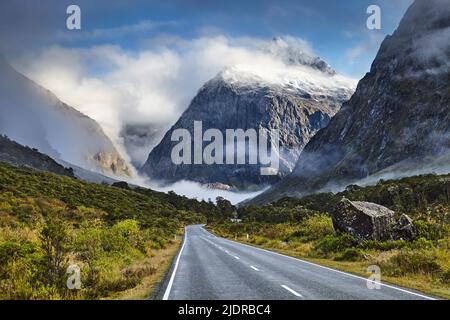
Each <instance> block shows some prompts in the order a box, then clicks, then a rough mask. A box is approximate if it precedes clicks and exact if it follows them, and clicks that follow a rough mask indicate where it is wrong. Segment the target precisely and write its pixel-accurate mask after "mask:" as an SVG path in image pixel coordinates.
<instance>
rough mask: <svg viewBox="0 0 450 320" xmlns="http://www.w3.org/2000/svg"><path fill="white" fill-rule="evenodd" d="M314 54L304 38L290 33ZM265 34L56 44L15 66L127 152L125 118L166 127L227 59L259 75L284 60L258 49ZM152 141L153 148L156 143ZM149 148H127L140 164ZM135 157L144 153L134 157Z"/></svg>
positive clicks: (294, 41)
mask: <svg viewBox="0 0 450 320" xmlns="http://www.w3.org/2000/svg"><path fill="white" fill-rule="evenodd" d="M287 39H288V40H289V41H290V42H291V44H295V45H296V46H297V49H298V50H303V51H304V52H305V53H307V54H312V52H313V50H312V48H311V46H309V45H308V43H307V42H306V41H304V40H302V39H297V38H287ZM265 43H267V41H266V40H265V39H258V38H247V37H243V38H231V37H227V36H224V35H216V36H204V37H199V38H195V39H183V38H179V37H176V36H171V35H161V36H158V37H156V38H152V39H148V40H147V41H146V42H145V45H144V47H142V48H140V49H138V50H128V49H124V48H121V47H119V46H113V45H99V46H93V47H89V48H66V47H61V46H51V47H47V48H45V49H43V50H41V51H40V52H39V53H38V54H28V55H27V56H23V57H21V59H19V60H17V61H15V62H14V63H15V65H16V66H17V68H18V69H19V70H20V71H22V72H23V73H25V74H26V75H27V76H29V77H30V78H31V79H33V80H35V81H36V82H38V83H39V84H41V85H43V86H44V87H45V88H47V89H49V90H51V91H52V92H54V93H55V94H56V95H57V96H58V97H59V98H60V99H61V100H63V101H64V102H66V103H67V104H69V105H71V106H73V107H75V108H76V109H78V110H79V111H81V112H83V113H85V114H87V115H88V116H90V117H92V118H93V119H95V120H96V121H97V122H99V123H100V125H101V126H102V127H103V129H104V130H105V132H106V133H107V135H108V136H109V137H110V138H111V139H112V140H113V141H114V143H115V144H116V145H117V146H119V149H121V150H122V151H123V152H125V151H124V148H123V147H122V148H120V147H121V146H123V140H122V138H121V134H120V133H121V130H122V129H123V128H124V127H125V126H126V125H131V126H133V125H136V126H139V127H140V128H142V126H148V127H156V128H159V130H160V132H159V134H158V132H157V133H153V134H154V135H155V136H156V138H155V141H154V142H153V143H154V144H156V143H158V142H159V141H158V139H160V138H161V137H162V134H163V133H164V132H165V131H166V130H167V129H168V128H169V127H170V126H171V125H172V124H173V123H174V122H175V121H176V119H177V118H178V117H179V116H180V115H181V113H182V112H183V111H184V110H185V109H186V108H187V107H188V105H189V103H190V100H191V99H192V98H193V97H194V96H195V94H196V92H197V90H198V89H199V88H200V87H201V86H202V85H203V84H204V83H205V82H206V81H207V80H209V79H211V78H212V77H214V76H215V75H216V74H217V73H218V72H219V71H221V70H222V69H223V68H224V67H226V66H235V65H238V66H241V67H242V68H244V69H246V70H251V71H252V72H255V73H257V74H258V75H262V76H263V77H264V75H267V74H270V72H268V71H267V70H270V69H271V68H279V67H280V66H283V65H284V63H285V62H284V61H283V59H284V57H283V56H280V55H274V54H271V53H269V52H265V51H263V50H261V48H262V47H263V46H264V44H265ZM154 144H153V145H149V146H147V147H148V148H149V149H148V150H147V152H146V154H148V153H149V152H150V149H151V148H152V147H153V146H154ZM144 154H145V153H142V152H139V153H136V154H132V155H130V156H131V158H132V159H133V158H134V159H133V160H134V162H135V163H143V162H144V161H145V160H146V159H145V158H144V157H143V155H144ZM135 157H139V158H138V159H136V158H135Z"/></svg>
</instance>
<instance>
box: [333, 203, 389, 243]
mask: <svg viewBox="0 0 450 320" xmlns="http://www.w3.org/2000/svg"><path fill="white" fill-rule="evenodd" d="M331 217H332V220H333V226H334V228H335V230H336V231H338V232H347V233H349V234H351V235H352V236H353V237H355V238H356V239H357V240H358V241H364V240H389V239H390V238H391V230H392V227H393V225H394V222H395V221H394V211H392V210H390V209H388V208H386V207H383V206H380V205H378V204H375V203H371V202H363V201H350V200H348V199H346V198H343V199H342V200H341V201H340V202H339V204H338V205H337V206H336V207H335V208H334V210H333V211H332V212H331Z"/></svg>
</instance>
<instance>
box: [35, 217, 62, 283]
mask: <svg viewBox="0 0 450 320" xmlns="http://www.w3.org/2000/svg"><path fill="white" fill-rule="evenodd" d="M40 240H41V243H42V249H43V250H44V253H45V262H46V265H45V266H46V270H47V282H48V284H49V285H54V286H57V287H58V288H61V287H62V286H63V285H64V276H65V273H66V267H67V260H68V258H67V251H68V248H67V245H68V232H67V226H66V225H65V223H64V221H63V220H61V219H59V218H57V217H54V216H48V217H47V219H46V222H45V225H44V227H43V228H42V231H41V234H40Z"/></svg>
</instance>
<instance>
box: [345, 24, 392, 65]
mask: <svg viewBox="0 0 450 320" xmlns="http://www.w3.org/2000/svg"><path fill="white" fill-rule="evenodd" d="M363 34H364V35H365V36H364V39H363V40H361V41H360V42H359V43H358V44H357V45H355V46H353V47H351V48H349V49H347V50H346V52H345V57H346V58H347V59H348V60H349V61H350V64H353V63H355V62H357V60H358V59H361V58H364V59H367V58H368V56H369V57H370V58H373V56H375V54H376V53H377V51H378V49H379V47H380V45H381V42H382V41H383V39H384V35H383V34H382V33H381V32H377V31H374V30H370V31H366V32H364V33H363Z"/></svg>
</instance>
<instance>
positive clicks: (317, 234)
mask: <svg viewBox="0 0 450 320" xmlns="http://www.w3.org/2000/svg"><path fill="white" fill-rule="evenodd" d="M334 234H335V232H334V228H333V222H332V220H331V218H330V217H329V216H328V215H326V214H320V215H315V216H312V217H309V218H306V219H305V220H303V221H302V222H301V223H300V226H299V230H298V231H296V232H294V233H292V234H291V235H290V237H289V240H291V239H292V238H300V239H301V240H302V241H305V242H308V241H313V240H319V239H322V238H324V237H325V236H328V235H334Z"/></svg>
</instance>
